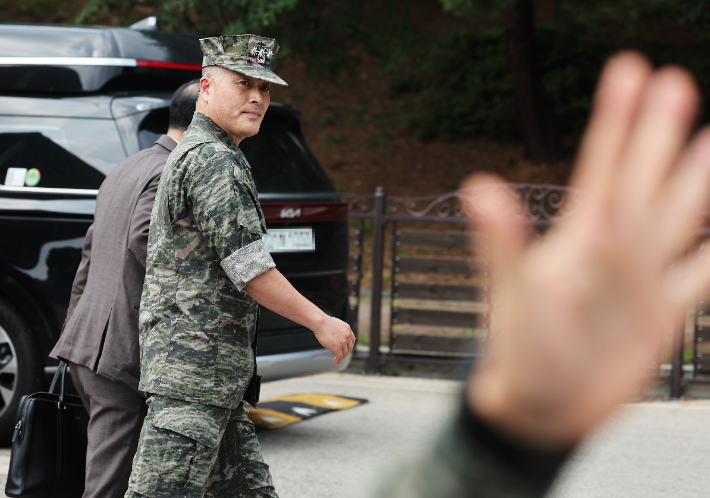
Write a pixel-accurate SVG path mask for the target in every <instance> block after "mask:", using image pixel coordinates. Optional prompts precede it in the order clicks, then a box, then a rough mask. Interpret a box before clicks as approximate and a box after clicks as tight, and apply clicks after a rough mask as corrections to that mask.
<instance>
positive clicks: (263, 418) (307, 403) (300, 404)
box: [249, 394, 367, 429]
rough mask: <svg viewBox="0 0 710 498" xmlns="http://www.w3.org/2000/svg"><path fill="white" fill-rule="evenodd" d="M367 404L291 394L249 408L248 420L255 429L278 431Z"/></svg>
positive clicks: (318, 395) (356, 399) (342, 399)
mask: <svg viewBox="0 0 710 498" xmlns="http://www.w3.org/2000/svg"><path fill="white" fill-rule="evenodd" d="M363 403H367V400H366V399H361V398H346V397H343V396H333V395H331V394H292V395H290V396H280V397H278V398H274V399H270V400H268V401H264V402H261V403H259V408H253V407H251V406H250V407H249V419H250V420H251V421H252V422H254V425H255V426H256V427H257V429H278V428H280V427H285V426H287V425H291V424H295V423H296V422H300V421H301V420H307V419H309V418H313V417H316V416H318V415H323V414H324V413H329V412H334V411H339V410H347V409H348V408H353V407H355V406H358V405H361V404H363Z"/></svg>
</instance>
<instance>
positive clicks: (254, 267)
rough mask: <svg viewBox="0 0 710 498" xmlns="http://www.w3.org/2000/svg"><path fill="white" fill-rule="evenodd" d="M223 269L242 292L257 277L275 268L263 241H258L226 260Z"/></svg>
mask: <svg viewBox="0 0 710 498" xmlns="http://www.w3.org/2000/svg"><path fill="white" fill-rule="evenodd" d="M220 265H222V268H223V269H224V271H225V272H226V273H227V275H228V276H229V278H230V280H231V281H232V282H233V283H234V285H235V286H236V287H237V289H239V290H242V289H244V287H245V286H246V285H247V284H248V283H249V282H250V281H251V280H252V279H253V278H255V277H258V276H259V275H261V274H262V273H265V272H267V271H269V270H270V269H271V268H274V267H275V266H276V265H275V264H274V260H273V259H272V258H271V254H269V251H268V249H267V248H266V246H265V245H264V241H263V240H256V241H254V242H252V243H251V244H249V245H246V246H244V247H242V248H241V249H239V250H237V251H236V252H234V253H232V254H230V255H229V256H228V257H226V258H224V259H223V260H222V262H221V263H220Z"/></svg>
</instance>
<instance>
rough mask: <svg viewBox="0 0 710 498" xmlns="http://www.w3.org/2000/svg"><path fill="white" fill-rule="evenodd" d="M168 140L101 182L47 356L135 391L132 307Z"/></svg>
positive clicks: (137, 371) (135, 312) (135, 308)
mask: <svg viewBox="0 0 710 498" xmlns="http://www.w3.org/2000/svg"><path fill="white" fill-rule="evenodd" d="M176 145H177V144H176V142H175V140H173V139H172V138H170V137H168V136H167V135H163V136H161V137H160V138H159V139H158V140H157V141H156V142H155V145H153V147H151V148H150V149H145V150H142V151H141V152H138V153H137V154H134V155H132V156H130V157H128V158H126V159H125V160H123V161H122V162H121V163H120V164H119V165H118V166H116V167H115V168H114V169H113V171H111V173H110V174H109V175H108V176H107V177H106V179H105V180H104V182H103V183H102V184H101V188H100V189H99V194H98V196H97V198H96V211H95V213H94V223H93V224H92V225H91V227H89V231H88V232H87V234H86V239H85V241H84V247H83V250H82V258H81V264H80V265H79V269H78V270H77V273H76V277H75V278H74V285H73V287H72V294H71V301H70V302H69V310H68V311H67V318H66V321H65V322H64V328H63V331H62V335H61V337H60V338H59V341H58V342H57V345H56V346H55V347H54V349H53V350H52V353H51V355H50V356H52V357H54V358H58V359H62V360H66V361H70V362H73V363H76V364H78V365H83V366H85V367H88V368H90V369H92V370H93V371H94V372H96V373H97V374H99V375H103V376H104V377H107V378H109V379H111V380H114V381H117V382H122V383H124V384H126V385H128V386H129V387H132V388H133V389H137V387H138V380H139V377H140V367H139V360H140V358H139V347H138V308H139V305H140V299H141V291H142V290H143V279H144V278H145V260H146V250H147V249H146V246H147V243H148V228H149V226H150V213H151V210H152V208H153V202H154V200H155V194H156V191H157V189H158V183H159V181H160V175H161V173H162V172H163V167H164V166H165V163H166V162H167V160H168V156H169V155H170V152H172V150H173V149H174V148H175V146H176Z"/></svg>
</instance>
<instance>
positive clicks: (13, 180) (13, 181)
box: [5, 168, 27, 187]
mask: <svg viewBox="0 0 710 498" xmlns="http://www.w3.org/2000/svg"><path fill="white" fill-rule="evenodd" d="M26 176H27V168H7V173H6V174H5V185H6V186H8V187H24V186H25V177H26Z"/></svg>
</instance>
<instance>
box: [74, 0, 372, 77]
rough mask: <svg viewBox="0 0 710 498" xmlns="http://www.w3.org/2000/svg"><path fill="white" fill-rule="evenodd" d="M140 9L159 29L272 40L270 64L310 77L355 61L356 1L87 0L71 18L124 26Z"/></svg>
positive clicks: (333, 73) (333, 74)
mask: <svg viewBox="0 0 710 498" xmlns="http://www.w3.org/2000/svg"><path fill="white" fill-rule="evenodd" d="M139 7H142V9H141V8H139ZM146 8H148V9H152V12H153V15H155V16H157V18H158V24H159V27H160V29H162V30H167V31H181V32H190V33H196V34H198V35H200V36H217V35H224V34H241V33H256V34H259V35H262V36H269V37H272V38H276V39H277V41H278V42H279V45H280V46H281V50H280V51H279V52H278V54H277V55H276V58H275V62H276V63H278V61H279V60H281V59H283V58H285V57H291V58H293V59H295V60H301V61H303V62H305V63H306V67H307V68H308V73H309V76H312V77H313V78H314V79H319V78H329V79H335V78H337V77H338V76H339V75H340V73H341V71H342V70H343V68H349V69H350V70H354V68H356V67H357V65H358V60H357V58H356V57H354V56H352V55H351V51H350V47H351V43H352V40H354V39H356V38H357V33H358V29H359V27H360V25H361V24H360V22H361V17H362V13H361V5H360V2H359V1H358V0H269V1H268V2H265V1H261V0H199V1H198V0H89V3H88V4H87V5H86V7H85V8H84V10H83V11H82V12H81V13H80V14H79V16H77V18H76V19H75V22H76V23H78V24H90V23H93V22H96V21H97V20H98V19H100V18H105V16H106V15H107V14H108V15H110V16H112V17H113V22H114V24H116V25H118V26H126V25H129V24H131V23H133V22H136V21H137V20H139V19H140V18H142V17H145V11H146Z"/></svg>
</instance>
